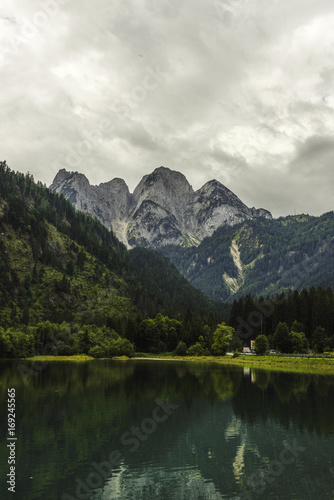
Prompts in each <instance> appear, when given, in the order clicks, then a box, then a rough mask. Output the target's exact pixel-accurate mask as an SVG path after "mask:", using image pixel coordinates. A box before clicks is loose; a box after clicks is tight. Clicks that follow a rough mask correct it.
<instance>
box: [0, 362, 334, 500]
mask: <svg viewBox="0 0 334 500" xmlns="http://www.w3.org/2000/svg"><path fill="white" fill-rule="evenodd" d="M32 366H33V365H32V364H31V363H29V362H25V363H24V366H23V365H22V362H20V361H14V362H7V361H3V362H1V363H0V381H1V386H0V394H1V428H0V432H1V434H0V440H1V446H0V465H1V485H0V488H1V490H0V498H1V499H7V498H16V499H19V500H25V499H43V500H44V499H45V500H49V499H51V500H54V499H61V500H66V499H67V500H69V499H72V500H73V499H77V500H80V499H92V500H109V499H127V500H130V499H131V500H132V499H133V500H141V499H145V500H153V499H163V500H174V499H175V500H182V499H186V500H188V499H189V500H192V499H194V500H195V499H196V500H197V499H198V500H199V499H201V500H208V499H212V500H218V499H235V500H237V499H259V500H262V499H263V500H264V499H279V500H306V499H310V500H314V499H316V500H327V499H329V500H334V377H333V376H315V375H300V374H290V373H278V372H268V371H262V370H249V369H246V368H240V367H234V368H231V367H224V366H221V365H218V364H202V363H191V362H176V361H174V362H173V361H149V360H129V361H126V362H123V361H112V360H96V361H90V362H84V363H73V362H67V363H65V362H54V363H49V364H47V365H46V366H45V367H44V369H43V370H40V371H39V372H38V371H36V370H33V371H32V372H29V370H30V368H31V367H32ZM36 367H37V365H35V368H36ZM18 368H19V370H18ZM27 369H28V370H27ZM11 387H14V388H15V390H16V437H17V441H16V450H15V451H16V464H15V466H16V493H15V494H13V493H10V492H8V491H7V486H8V485H6V480H7V479H6V474H7V473H8V472H9V465H8V463H7V459H8V448H7V446H6V444H7V437H8V433H7V423H6V422H7V414H6V405H7V403H6V400H7V388H11Z"/></svg>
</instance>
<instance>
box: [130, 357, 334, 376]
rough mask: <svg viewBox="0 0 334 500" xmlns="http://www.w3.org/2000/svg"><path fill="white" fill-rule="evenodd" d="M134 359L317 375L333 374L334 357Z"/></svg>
mask: <svg viewBox="0 0 334 500" xmlns="http://www.w3.org/2000/svg"><path fill="white" fill-rule="evenodd" d="M136 359H152V360H153V359H155V360H175V361H194V362H202V363H203V362H207V363H208V362H209V363H220V364H224V365H234V366H245V367H249V368H257V369H261V368H262V369H264V370H274V371H277V370H279V371H286V372H299V373H314V374H319V375H334V359H333V360H332V359H321V358H311V357H310V358H298V357H293V356H291V357H282V358H281V357H273V356H254V357H253V356H239V357H237V358H232V357H230V356H198V357H192V356H167V355H159V354H158V355H154V356H153V355H152V356H145V357H141V358H136Z"/></svg>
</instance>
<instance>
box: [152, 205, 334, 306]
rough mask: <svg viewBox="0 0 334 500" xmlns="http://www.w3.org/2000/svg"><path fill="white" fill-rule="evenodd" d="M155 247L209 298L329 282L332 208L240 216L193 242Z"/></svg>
mask: <svg viewBox="0 0 334 500" xmlns="http://www.w3.org/2000/svg"><path fill="white" fill-rule="evenodd" d="M159 251H160V252H162V253H163V254H164V255H166V256H168V257H169V258H171V259H172V260H173V261H174V263H175V264H176V265H177V267H178V269H179V270H180V271H181V273H182V274H183V275H184V276H185V277H186V278H187V279H188V280H189V282H190V283H191V284H192V285H194V286H195V287H196V288H198V289H200V290H202V291H203V292H204V293H206V294H207V295H209V296H211V297H213V298H214V299H215V300H222V301H231V300H233V299H236V298H239V297H241V296H243V295H246V294H252V295H254V296H260V295H264V296H266V295H271V294H276V293H280V292H282V291H285V290H288V289H292V290H301V289H303V288H309V287H312V286H322V287H332V288H334V212H328V213H326V214H323V215H322V216H320V217H312V216H309V215H298V216H288V217H280V218H279V219H275V220H268V219H266V218H260V219H253V220H246V221H244V222H242V223H239V224H237V225H235V226H233V227H229V228H226V227H223V226H222V227H220V228H219V229H217V231H216V232H215V233H214V234H213V235H212V236H211V237H208V238H205V239H204V240H203V242H202V243H201V244H200V245H199V246H198V247H197V248H180V247H176V246H166V247H163V248H160V249H159Z"/></svg>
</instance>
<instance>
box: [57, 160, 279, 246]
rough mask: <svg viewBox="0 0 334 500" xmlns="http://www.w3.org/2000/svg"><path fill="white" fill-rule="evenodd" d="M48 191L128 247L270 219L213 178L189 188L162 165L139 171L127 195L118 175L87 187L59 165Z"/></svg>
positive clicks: (193, 241) (195, 239) (190, 241)
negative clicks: (92, 217) (109, 230)
mask: <svg viewBox="0 0 334 500" xmlns="http://www.w3.org/2000/svg"><path fill="white" fill-rule="evenodd" d="M50 189H51V190H54V191H56V192H57V193H62V194H63V195H64V196H65V197H66V198H67V199H68V200H70V201H71V203H73V205H74V206H75V207H76V208H77V209H78V210H82V211H84V212H87V213H89V214H91V215H95V216H96V217H97V218H98V219H99V220H100V221H101V222H102V223H103V224H104V225H105V226H106V227H107V228H112V229H113V231H114V233H115V234H116V236H117V237H118V238H119V240H120V241H122V242H123V243H125V244H126V245H127V246H128V247H135V246H142V247H150V248H160V247H162V246H164V245H167V244H175V245H182V246H185V247H187V246H193V245H195V246H196V245H198V244H199V243H200V242H201V241H202V240H203V238H205V237H206V236H211V235H212V234H213V232H214V231H215V230H216V229H217V228H218V227H220V226H221V225H224V226H226V227H229V226H233V225H235V224H237V223H239V222H242V221H244V220H248V219H252V218H257V217H265V218H268V219H271V218H272V217H271V214H270V212H268V211H267V210H264V209H258V210H257V209H255V208H248V207H247V206H246V205H245V204H244V203H242V201H241V200H240V199H239V198H238V197H237V196H236V195H235V194H233V193H232V192H231V191H230V190H229V189H227V188H226V187H225V186H223V185H222V184H221V183H220V182H218V181H216V180H212V181H209V182H207V183H206V184H205V185H204V186H203V187H202V188H200V189H199V190H198V191H194V190H193V188H192V187H191V185H190V184H189V182H188V181H187V179H186V178H185V176H184V175H183V174H181V173H180V172H176V171H173V170H170V169H169V168H165V167H160V168H157V169H155V170H154V172H152V173H151V174H149V175H145V176H144V177H143V179H142V180H141V181H140V183H139V184H138V186H137V187H136V189H135V190H134V192H133V194H131V193H130V192H129V189H128V187H127V185H126V184H125V182H124V181H123V180H122V179H113V180H112V181H110V182H107V183H103V184H100V185H99V186H91V185H90V183H89V181H88V179H87V178H86V177H85V176H84V175H83V174H80V173H78V172H67V171H66V170H65V169H63V170H60V171H59V172H58V174H57V175H56V177H55V179H54V181H53V183H52V184H51V186H50Z"/></svg>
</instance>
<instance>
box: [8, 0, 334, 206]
mask: <svg viewBox="0 0 334 500" xmlns="http://www.w3.org/2000/svg"><path fill="white" fill-rule="evenodd" d="M41 5H42V2H40V3H39V4H38V5H37V4H34V3H31V2H29V1H28V0H12V1H11V2H10V1H7V0H5V2H4V6H2V8H1V10H0V16H3V17H6V18H8V19H15V21H16V22H17V23H18V25H16V26H12V27H11V26H10V25H11V24H12V23H8V26H7V28H6V29H12V31H9V33H12V35H13V36H14V35H15V34H17V33H19V29H18V26H19V23H20V22H22V19H28V20H30V21H31V22H32V20H33V19H34V14H35V13H36V11H37V10H40V9H41V8H42V7H41ZM330 16H334V7H333V3H332V1H331V0H319V1H318V2H314V0H294V2H291V1H288V0H280V1H279V2H278V1H273V2H262V1H260V0H254V1H252V2H249V1H247V0H213V1H212V2H211V1H209V2H206V1H204V0H181V1H177V0H169V1H168V0H161V1H159V2H152V1H149V0H140V1H139V0H129V1H127V2H124V1H121V0H114V1H113V2H110V1H107V0H97V1H95V2H91V1H88V0H82V1H81V2H80V6H79V4H78V3H77V2H67V3H65V4H64V5H61V6H60V9H59V13H58V15H57V16H54V17H52V18H51V17H50V19H49V21H48V24H47V26H45V27H44V28H40V29H38V30H37V31H36V34H35V36H34V37H32V38H31V39H29V40H27V41H26V43H22V44H19V45H18V47H17V51H16V52H15V54H6V53H2V52H1V48H0V77H1V93H0V109H1V113H2V120H1V125H0V141H1V145H2V151H3V157H4V158H5V159H6V160H7V162H8V164H9V165H10V166H11V167H12V168H14V169H15V170H22V171H27V170H29V171H30V172H32V173H33V174H34V176H35V178H36V179H40V180H41V181H42V182H45V183H47V184H50V183H51V181H52V178H53V176H54V175H55V173H56V171H55V170H56V168H57V165H62V164H64V162H66V157H67V155H68V154H69V152H71V151H74V152H76V151H77V150H78V148H79V149H80V144H81V143H82V142H83V141H86V140H87V137H90V134H92V133H94V131H96V130H97V129H101V123H103V121H104V120H107V119H109V120H110V121H111V122H112V127H110V128H108V129H104V130H103V133H102V138H101V141H100V142H98V143H96V144H94V145H93V146H92V147H91V148H90V150H89V152H88V154H85V155H83V156H82V157H80V158H79V162H78V165H77V166H76V167H74V169H75V170H79V171H82V172H83V173H84V174H85V175H86V176H87V177H88V178H89V179H90V181H91V182H92V183H94V184H99V183H100V182H104V181H107V180H109V179H111V178H113V177H123V178H124V179H125V180H126V182H127V183H128V185H129V186H130V188H133V187H134V186H135V185H136V184H137V183H138V182H139V180H140V178H141V177H142V176H143V175H145V174H147V173H149V172H150V171H152V170H153V169H154V168H156V167H157V166H159V165H165V166H168V167H169V168H172V169H175V170H180V171H182V172H183V173H184V174H185V175H186V176H187V177H188V179H189V182H190V183H191V184H192V185H193V186H194V188H195V189H196V188H199V187H200V186H201V185H202V184H204V182H206V181H208V180H210V179H211V178H217V179H218V180H220V181H221V182H223V183H226V184H227V186H228V187H229V188H230V189H232V190H234V191H235V192H236V194H237V195H238V196H240V198H241V199H243V201H245V202H246V203H247V204H249V205H256V206H263V207H264V208H267V209H269V210H271V211H272V212H273V213H274V214H275V215H280V214H286V213H289V212H291V210H293V208H294V207H293V205H294V201H296V203H297V205H298V206H300V207H301V208H300V209H301V210H304V211H305V210H309V211H310V212H312V211H313V212H314V213H321V211H326V210H328V209H329V207H330V206H331V204H332V208H333V206H334V203H333V201H332V199H331V195H330V192H329V187H328V186H331V181H332V173H331V172H332V170H331V168H332V167H331V166H332V165H333V162H332V160H333V155H332V153H333V149H332V145H331V139H330V138H331V136H332V135H333V132H334V108H333V103H332V101H331V93H332V88H333V87H332V78H333V73H332V70H331V65H332V60H333V56H334V54H333V51H334V49H333V47H334V36H333V37H332V35H331V31H330V28H329V26H330V23H329V21H328V24H326V20H330V19H331V18H330ZM333 19H334V17H333ZM316 22H318V23H320V28H322V29H320V28H319V30H318V31H319V32H317V31H316V27H317V25H316ZM312 23H313V24H312ZM20 26H21V25H20ZM312 26H313V28H312ZM314 26H315V27H314ZM310 27H311V28H312V29H311V28H310ZM298 30H299V31H298ZM308 30H309V31H310V33H309V31H308ZM326 30H327V31H326ZM308 33H309V34H308ZM1 36H5V35H1V33H0V44H1ZM6 36H7V35H6ZM308 37H314V39H313V38H312V43H309V41H308ZM331 37H332V38H331ZM7 41H8V40H7ZM321 44H323V45H321ZM331 44H332V45H331ZM317 47H318V48H317ZM331 47H332V48H331ZM2 50H3V49H2ZM307 50H309V51H311V52H312V54H310V57H309V58H308V55H307ZM150 71H157V75H158V76H157V77H156V80H152V78H150V79H149V80H147V78H148V72H150ZM162 74H163V75H162ZM159 75H160V76H159ZM147 81H149V84H150V85H149V87H150V88H148V87H147V86H146V87H145V82H147ZM154 82H155V83H157V84H156V85H154ZM138 96H139V98H138ZM65 167H66V165H65ZM287 179H288V180H287ZM296 193H297V194H296ZM296 198H298V199H296ZM298 206H297V211H298Z"/></svg>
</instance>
